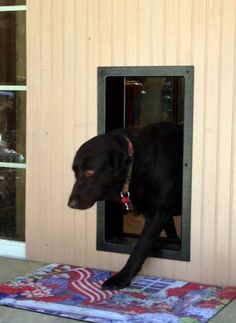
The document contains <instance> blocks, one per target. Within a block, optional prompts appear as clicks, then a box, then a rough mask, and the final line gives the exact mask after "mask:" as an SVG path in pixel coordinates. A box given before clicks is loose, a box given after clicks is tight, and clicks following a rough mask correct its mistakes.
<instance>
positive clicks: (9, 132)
mask: <svg viewBox="0 0 236 323" xmlns="http://www.w3.org/2000/svg"><path fill="white" fill-rule="evenodd" d="M25 107H26V92H24V91H15V92H14V91H0V162H11V163H13V162H16V163H25V154H26V129H25V122H26V109H25Z"/></svg>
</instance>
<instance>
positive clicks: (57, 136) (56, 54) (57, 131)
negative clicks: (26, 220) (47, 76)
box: [49, 0, 64, 261]
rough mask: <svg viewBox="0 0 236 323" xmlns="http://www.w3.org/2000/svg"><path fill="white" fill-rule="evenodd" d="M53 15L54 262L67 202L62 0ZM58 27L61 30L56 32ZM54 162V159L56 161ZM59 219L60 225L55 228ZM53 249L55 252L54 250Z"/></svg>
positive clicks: (59, 249) (59, 250)
mask: <svg viewBox="0 0 236 323" xmlns="http://www.w3.org/2000/svg"><path fill="white" fill-rule="evenodd" d="M51 4H52V7H51V10H52V13H53V14H52V16H51V26H52V36H51V37H52V39H51V46H52V56H51V57H52V59H51V66H52V72H51V73H52V74H51V88H52V90H51V94H52V98H51V119H52V129H51V134H52V148H51V159H52V158H55V160H56V161H57V162H56V163H55V164H54V165H53V167H51V180H52V185H51V199H52V201H53V202H52V203H53V205H52V210H51V213H52V216H50V242H49V248H50V257H51V255H52V261H57V259H60V258H62V255H63V253H62V248H63V246H62V244H60V245H59V246H58V241H60V240H61V239H63V235H62V223H63V202H62V189H63V177H62V176H61V170H62V169H63V132H62V129H63V109H58V107H60V106H61V102H63V98H64V97H63V88H64V87H63V72H62V66H63V2H62V0H59V1H57V0H53V1H52V2H51ZM54 30H56V31H57V32H56V33H55V32H54ZM52 163H53V160H52ZM55 221H56V223H57V226H56V228H55ZM52 251H53V252H52Z"/></svg>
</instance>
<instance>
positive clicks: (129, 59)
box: [124, 0, 138, 66]
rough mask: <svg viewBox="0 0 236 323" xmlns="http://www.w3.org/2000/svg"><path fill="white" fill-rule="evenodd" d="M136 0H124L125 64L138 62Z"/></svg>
mask: <svg viewBox="0 0 236 323" xmlns="http://www.w3.org/2000/svg"><path fill="white" fill-rule="evenodd" d="M137 1H138V0H126V2H125V35H124V36H125V65H127V66H129V65H130V66H132V65H137V64H138V61H137V60H138V52H137V47H138V13H137V7H138V2H137Z"/></svg>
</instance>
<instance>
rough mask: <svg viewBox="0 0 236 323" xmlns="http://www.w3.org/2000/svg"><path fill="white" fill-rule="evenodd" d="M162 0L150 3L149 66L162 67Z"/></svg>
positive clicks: (163, 2) (154, 0)
mask: <svg viewBox="0 0 236 323" xmlns="http://www.w3.org/2000/svg"><path fill="white" fill-rule="evenodd" d="M164 4H165V1H164V0H159V1H156V0H152V1H151V13H150V15H151V18H150V20H151V27H150V39H151V49H150V65H163V62H164V37H165V35H164V7H165V5H164Z"/></svg>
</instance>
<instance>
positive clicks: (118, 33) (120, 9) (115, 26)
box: [100, 0, 126, 66]
mask: <svg viewBox="0 0 236 323" xmlns="http://www.w3.org/2000/svg"><path fill="white" fill-rule="evenodd" d="M125 8H126V0H120V1H115V0H112V26H111V29H112V33H111V37H112V38H111V52H112V57H111V59H112V61H111V63H112V65H113V66H119V65H121V66H122V65H124V61H125V33H126V30H125V11H126V9H125ZM100 32H102V31H100Z"/></svg>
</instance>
